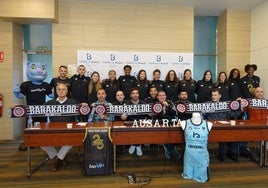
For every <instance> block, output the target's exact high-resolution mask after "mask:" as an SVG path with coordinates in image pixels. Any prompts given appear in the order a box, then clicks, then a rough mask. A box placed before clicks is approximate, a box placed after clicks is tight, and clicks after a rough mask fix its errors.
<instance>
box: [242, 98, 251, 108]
mask: <svg viewBox="0 0 268 188" xmlns="http://www.w3.org/2000/svg"><path fill="white" fill-rule="evenodd" d="M248 105H249V101H248V100H247V99H241V106H242V107H243V108H246V107H248Z"/></svg>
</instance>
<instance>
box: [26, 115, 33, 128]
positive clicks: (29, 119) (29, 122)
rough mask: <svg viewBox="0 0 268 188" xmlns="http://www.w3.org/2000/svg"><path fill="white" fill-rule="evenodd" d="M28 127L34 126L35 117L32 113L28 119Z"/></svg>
mask: <svg viewBox="0 0 268 188" xmlns="http://www.w3.org/2000/svg"><path fill="white" fill-rule="evenodd" d="M27 128H33V118H32V116H31V115H29V117H28V120H27Z"/></svg>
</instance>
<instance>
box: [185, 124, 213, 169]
mask: <svg viewBox="0 0 268 188" xmlns="http://www.w3.org/2000/svg"><path fill="white" fill-rule="evenodd" d="M208 134H209V129H208V126H207V121H204V120H202V122H201V123H200V124H198V125H195V124H193V123H192V121H191V119H188V120H186V124H185V129H184V137H185V153H184V164H185V165H190V166H208V165H209V153H208V149H207V144H208Z"/></svg>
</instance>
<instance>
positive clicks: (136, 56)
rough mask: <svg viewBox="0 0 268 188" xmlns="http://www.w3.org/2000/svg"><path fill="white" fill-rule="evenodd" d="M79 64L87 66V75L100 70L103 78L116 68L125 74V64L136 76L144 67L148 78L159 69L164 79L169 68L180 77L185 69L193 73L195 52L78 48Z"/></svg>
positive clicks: (118, 73)
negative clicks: (130, 67)
mask: <svg viewBox="0 0 268 188" xmlns="http://www.w3.org/2000/svg"><path fill="white" fill-rule="evenodd" d="M77 65H85V66H86V68H87V76H90V75H91V73H92V72H93V71H98V72H99V73H100V77H101V79H105V78H108V71H109V70H115V71H116V73H117V77H119V76H120V75H124V71H123V67H124V66H125V65H131V66H132V71H131V74H132V75H134V76H136V77H137V74H138V72H139V70H141V69H144V70H145V71H146V72H147V78H148V79H149V80H152V78H153V77H152V75H153V71H154V70H155V69H159V70H161V79H162V80H164V79H165V77H166V75H167V73H168V71H169V70H174V71H175V72H176V73H177V75H178V77H179V79H180V78H181V77H182V75H183V71H184V70H185V69H190V70H192V74H193V53H168V52H124V51H90V50H78V51H77Z"/></svg>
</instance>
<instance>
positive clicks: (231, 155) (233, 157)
mask: <svg viewBox="0 0 268 188" xmlns="http://www.w3.org/2000/svg"><path fill="white" fill-rule="evenodd" d="M227 155H228V157H229V158H230V159H231V160H232V161H235V162H237V161H238V156H237V155H236V154H235V153H233V152H228V154H227Z"/></svg>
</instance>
